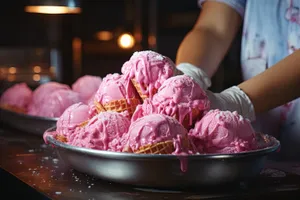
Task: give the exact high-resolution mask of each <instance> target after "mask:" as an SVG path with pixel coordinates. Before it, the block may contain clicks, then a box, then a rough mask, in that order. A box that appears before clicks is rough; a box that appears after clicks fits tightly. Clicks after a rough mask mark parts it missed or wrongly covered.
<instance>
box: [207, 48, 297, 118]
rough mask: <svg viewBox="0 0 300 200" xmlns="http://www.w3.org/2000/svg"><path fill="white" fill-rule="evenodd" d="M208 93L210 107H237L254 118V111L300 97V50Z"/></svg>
mask: <svg viewBox="0 0 300 200" xmlns="http://www.w3.org/2000/svg"><path fill="white" fill-rule="evenodd" d="M207 94H208V97H209V99H210V102H211V109H220V110H230V111H237V112H238V113H239V114H241V115H242V116H244V117H246V118H249V119H250V120H251V121H253V120H254V119H255V114H259V113H263V112H265V111H268V110H270V109H273V108H275V107H277V106H279V105H283V104H285V103H288V102H289V101H291V100H293V99H296V98H298V97H300V50H298V51H296V52H294V53H293V54H292V55H290V56H288V57H286V58H285V59H283V60H281V61H280V62H278V63H277V64H275V65H274V66H273V67H271V68H269V69H267V70H266V71H264V72H262V73H261V74H259V75H257V76H255V77H253V78H251V79H249V80H247V81H244V82H243V83H241V84H239V85H238V86H233V87H231V88H228V89H226V90H224V91H223V92H221V93H212V92H210V91H207Z"/></svg>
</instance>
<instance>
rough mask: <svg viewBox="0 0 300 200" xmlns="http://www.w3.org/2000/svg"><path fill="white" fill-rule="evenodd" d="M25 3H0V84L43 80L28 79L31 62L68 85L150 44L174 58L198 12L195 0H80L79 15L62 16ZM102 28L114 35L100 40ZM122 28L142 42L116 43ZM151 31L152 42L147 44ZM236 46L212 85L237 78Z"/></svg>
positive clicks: (116, 67)
mask: <svg viewBox="0 0 300 200" xmlns="http://www.w3.org/2000/svg"><path fill="white" fill-rule="evenodd" d="M27 4H28V1H27V0H22V1H19V0H11V1H5V5H2V6H0V13H1V14H0V26H1V31H0V68H1V83H2V84H3V83H6V84H7V83H8V84H12V83H14V82H20V81H25V82H27V83H28V84H29V85H31V86H33V87H34V86H36V85H38V84H40V83H41V82H42V81H43V80H42V79H41V80H40V81H33V80H32V76H33V75H34V72H33V71H32V67H33V66H35V65H39V66H42V72H41V76H42V77H48V78H50V80H57V81H60V82H64V83H67V84H71V83H73V82H74V81H75V80H76V78H78V77H79V76H82V75H84V74H91V75H98V76H101V77H104V76H105V75H106V74H107V73H115V72H117V73H120V69H121V66H122V64H123V63H124V62H125V61H126V60H128V59H129V57H130V56H131V54H132V53H133V52H134V51H136V50H145V49H152V50H155V51H157V52H159V53H161V54H163V55H166V56H168V57H170V58H171V59H172V60H175V57H176V51H177V48H178V46H179V44H180V42H181V41H182V39H183V37H184V36H185V34H186V33H187V32H188V31H189V30H190V29H191V28H192V26H193V24H194V22H195V20H196V19H197V17H198V15H199V13H200V11H201V10H200V8H199V7H198V5H197V0H188V1H186V0H172V1H170V0H159V1H158V0H82V1H81V9H82V12H81V13H80V14H66V15H45V14H33V13H26V12H25V11H24V7H25V6H26V5H27ZM103 30H106V31H111V32H112V33H113V34H114V37H113V39H112V40H110V41H99V40H98V39H97V37H96V33H97V32H98V31H103ZM123 32H130V33H132V34H133V35H134V36H135V35H138V34H140V35H141V40H140V42H138V44H137V45H135V47H134V48H132V49H129V50H124V49H121V48H119V47H118V45H117V37H118V35H120V34H121V33H123ZM149 36H154V38H156V43H154V44H151V43H150V44H149V42H148V37H149ZM51 38H52V39H51ZM53 38H54V39H53ZM55 38H58V39H55ZM52 46H54V47H55V48H57V49H58V50H59V52H60V53H61V58H62V64H61V68H59V69H58V67H57V66H54V67H57V69H56V71H57V70H60V71H61V75H60V77H61V78H60V79H58V75H57V74H56V73H51V70H50V66H51V61H50V57H49V55H50V50H49V49H50V47H52ZM239 49H240V35H239V37H237V39H236V41H235V42H234V44H233V46H232V48H231V50H230V52H229V54H228V55H227V56H226V57H225V59H224V61H223V62H222V64H221V67H220V70H219V71H218V73H217V74H216V75H215V77H213V87H212V90H215V91H220V90H222V89H224V88H226V87H229V86H231V85H233V84H237V83H238V82H240V80H241V79H240V72H239V69H240V67H239ZM11 66H13V67H16V68H17V73H16V74H9V73H7V69H8V68H9V67H11ZM5 70H6V71H5ZM237 72H238V73H237ZM48 80H49V79H47V78H46V79H45V80H44V81H48Z"/></svg>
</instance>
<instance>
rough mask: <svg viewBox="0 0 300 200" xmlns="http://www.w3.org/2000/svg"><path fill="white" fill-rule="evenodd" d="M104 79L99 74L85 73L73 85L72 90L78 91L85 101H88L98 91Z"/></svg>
mask: <svg viewBox="0 0 300 200" xmlns="http://www.w3.org/2000/svg"><path fill="white" fill-rule="evenodd" d="M101 82H102V79H101V78H100V77H98V76H91V75H84V76H82V77H80V78H79V79H77V80H76V82H75V83H73V85H72V90H73V91H75V92H78V93H79V95H80V99H81V101H82V102H83V103H86V104H87V103H88V102H89V100H90V99H91V98H93V96H94V94H95V93H96V92H97V90H98V88H99V86H100V84H101Z"/></svg>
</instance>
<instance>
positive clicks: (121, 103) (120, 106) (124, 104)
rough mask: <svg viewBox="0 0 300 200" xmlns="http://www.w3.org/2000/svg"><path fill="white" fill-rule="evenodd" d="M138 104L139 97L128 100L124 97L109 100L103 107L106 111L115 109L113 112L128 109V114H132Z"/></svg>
mask: <svg viewBox="0 0 300 200" xmlns="http://www.w3.org/2000/svg"><path fill="white" fill-rule="evenodd" d="M128 102H129V103H128ZM139 104H140V100H139V99H137V98H130V99H129V101H128V100H126V99H121V100H115V101H111V102H109V103H107V104H104V105H103V107H104V109H105V110H106V111H115V112H124V111H128V113H129V115H130V116H132V114H133V113H134V111H135V108H136V107H137V105H139Z"/></svg>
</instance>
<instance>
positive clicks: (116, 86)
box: [94, 73, 139, 105]
mask: <svg viewBox="0 0 300 200" xmlns="http://www.w3.org/2000/svg"><path fill="white" fill-rule="evenodd" d="M130 98H136V99H139V95H138V94H137V92H136V90H135V89H134V87H133V85H132V83H131V81H130V80H128V79H125V78H124V76H123V75H120V74H117V73H114V74H108V75H107V76H106V77H104V78H103V81H102V83H101V85H100V87H99V89H98V91H97V92H96V94H95V97H94V99H95V100H96V101H97V102H99V103H100V104H102V105H104V104H107V103H110V102H111V101H115V100H121V99H127V100H129V99H130Z"/></svg>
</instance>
